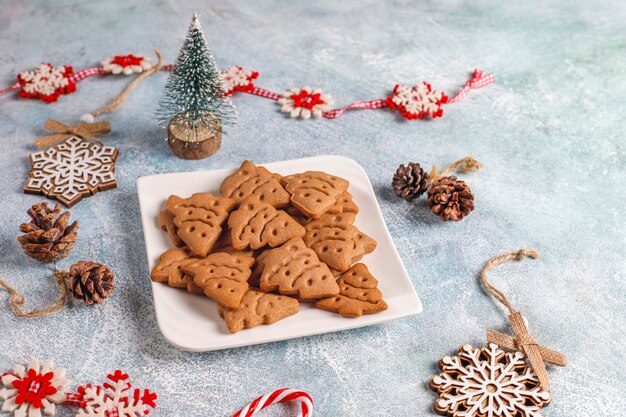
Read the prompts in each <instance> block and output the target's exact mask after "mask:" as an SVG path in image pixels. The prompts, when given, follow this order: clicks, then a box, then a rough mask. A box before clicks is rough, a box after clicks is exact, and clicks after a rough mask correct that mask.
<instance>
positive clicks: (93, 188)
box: [24, 136, 118, 207]
mask: <svg viewBox="0 0 626 417" xmlns="http://www.w3.org/2000/svg"><path fill="white" fill-rule="evenodd" d="M117 154H118V151H117V149H116V148H114V147H112V146H104V145H99V144H96V143H92V142H89V141H87V140H85V139H82V138H79V137H76V136H71V137H70V138H69V139H67V140H65V141H64V142H62V143H60V144H58V145H56V146H52V147H51V148H49V149H47V150H44V151H41V152H35V153H33V154H31V155H30V162H31V168H30V171H29V179H28V181H27V182H26V184H25V185H24V192H25V193H27V194H42V195H45V196H47V197H48V198H54V199H57V200H58V201H60V202H61V203H62V204H64V205H65V206H67V207H72V206H73V205H75V204H76V203H78V202H79V201H80V200H81V199H82V198H83V197H88V196H90V195H93V194H95V193H97V192H98V191H103V190H108V189H111V188H115V187H116V186H117V183H116V182H115V176H114V171H115V159H116V158H117Z"/></svg>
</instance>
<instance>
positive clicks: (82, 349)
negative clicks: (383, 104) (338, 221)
mask: <svg viewBox="0 0 626 417" xmlns="http://www.w3.org/2000/svg"><path fill="white" fill-rule="evenodd" d="M524 3H526V4H525V5H523V6H522V5H514V4H504V2H492V3H489V2H487V1H479V2H467V3H466V2H461V1H440V2H405V1H395V2H386V3H383V2H376V1H342V2H334V1H321V2H307V3H305V2H291V3H286V2H280V1H267V2H247V3H244V2H235V3H233V2H225V1H212V2H192V1H188V0H183V1H169V2H168V1H139V2H133V1H128V0H126V1H122V0H111V1H107V2H104V1H103V2H96V1H83V2H78V1H44V0H38V1H31V2H23V1H19V0H2V1H0V5H1V6H0V51H2V53H1V54H0V81H1V84H2V85H7V86H8V85H10V84H12V83H13V82H14V80H15V76H16V74H17V73H18V72H19V71H22V70H24V69H28V68H32V67H34V66H36V65H37V64H39V63H40V62H52V63H54V64H57V65H62V64H71V65H73V66H74V67H75V68H76V69H81V68H86V67H89V66H93V65H96V64H97V63H98V62H100V60H102V59H104V58H106V57H107V56H109V55H112V54H114V53H128V52H132V53H136V54H150V52H151V50H152V48H153V47H158V48H160V49H161V51H162V52H163V53H164V56H165V59H166V61H167V62H173V61H174V59H175V58H176V55H177V52H178V48H179V47H180V45H181V44H182V40H183V38H184V35H185V33H186V30H187V26H188V24H189V22H190V18H191V14H192V12H193V11H194V10H195V11H198V12H199V13H200V15H201V22H202V24H203V27H204V31H205V34H206V36H207V38H208V40H209V43H210V45H211V46H212V48H213V51H214V53H215V55H216V57H217V61H218V63H219V64H220V65H222V66H224V67H225V66H230V65H233V64H238V65H242V66H244V67H245V68H250V69H256V70H258V71H259V72H260V77H259V80H258V81H257V85H259V86H263V87H265V88H268V89H270V90H274V91H278V92H280V91H282V90H283V89H285V88H290V87H292V86H303V85H312V86H315V87H320V88H322V89H323V90H324V91H326V92H329V93H331V94H332V96H333V97H334V99H335V101H336V102H337V105H345V104H348V103H349V102H351V101H353V100H363V99H370V98H377V97H384V96H385V95H386V94H387V93H388V92H389V91H390V90H391V89H392V88H393V86H394V85H395V84H396V83H405V84H408V85H411V84H413V83H415V82H418V81H422V80H426V81H429V82H431V83H432V85H433V86H434V88H436V89H442V90H444V91H446V92H448V93H454V92H456V91H457V90H458V89H459V88H460V87H461V86H462V84H463V83H464V82H465V80H466V79H467V77H468V76H469V74H470V72H471V70H473V69H474V68H475V67H480V68H482V69H485V70H491V71H493V72H494V73H495V75H496V77H497V83H496V84H494V85H492V86H489V87H487V88H485V89H482V90H479V91H475V92H472V93H471V95H470V97H469V98H468V99H466V100H465V101H463V102H461V103H458V104H454V105H449V106H447V107H445V114H444V117H443V118H442V119H437V120H433V121H413V122H408V121H405V120H403V119H401V118H400V117H399V116H398V115H397V113H391V112H389V111H353V112H350V113H347V114H345V115H344V116H343V117H341V118H339V119H336V120H317V121H296V120H291V119H288V118H286V117H285V116H284V115H283V114H281V113H279V112H278V106H277V105H276V103H274V102H272V101H269V100H264V99H261V98H258V97H253V96H247V95H239V96H237V97H235V98H234V102H235V104H236V106H237V107H238V111H239V123H238V125H237V126H236V127H234V128H232V129H230V131H229V136H228V137H227V138H226V139H225V140H224V144H223V146H222V149H221V150H220V151H219V152H218V153H217V154H216V155H215V156H213V157H212V158H210V159H206V160H203V161H197V162H191V161H183V160H180V159H178V158H176V157H174V156H173V155H172V154H171V152H170V150H169V148H168V146H167V144H166V142H165V141H164V132H163V131H162V130H161V129H159V128H158V127H157V126H156V124H155V121H154V119H153V113H154V110H155V108H156V102H157V99H158V97H159V94H160V92H161V88H162V86H163V84H164V82H165V79H166V74H163V73H161V74H158V75H155V76H152V77H150V78H149V79H148V80H146V81H144V82H142V84H141V85H140V86H139V87H138V88H137V89H136V91H135V92H133V93H132V95H131V96H130V98H129V99H128V101H127V102H126V103H124V105H123V106H122V107H121V109H120V110H119V111H117V112H116V113H114V114H112V115H110V116H107V117H105V119H108V120H109V121H110V122H111V123H112V127H113V129H114V130H113V132H112V133H111V134H110V135H108V136H107V137H106V139H105V140H106V142H107V144H111V145H114V146H117V147H119V149H120V156H119V159H118V162H117V179H118V183H119V188H118V189H116V190H113V191H107V192H106V193H102V194H99V195H97V196H96V197H93V198H90V199H87V200H85V201H83V202H82V203H80V204H79V205H78V206H76V207H75V208H74V209H72V215H73V217H74V218H76V219H78V220H79V221H80V223H81V228H80V239H79V243H78V245H77V246H76V249H75V250H74V252H73V254H72V255H71V257H69V258H68V259H66V260H64V261H62V262H61V263H60V266H61V267H66V268H68V267H69V265H70V264H71V263H73V262H75V261H77V260H80V259H92V260H97V261H101V262H104V263H106V264H108V265H110V266H111V267H112V268H113V270H114V271H115V273H116V274H117V290H116V292H115V294H114V296H113V297H112V298H111V299H110V300H109V301H108V302H107V303H106V304H104V305H103V306H101V307H92V308H86V307H83V306H80V305H78V304H73V305H71V306H70V307H69V308H67V309H66V310H65V311H64V312H62V313H61V314H59V315H58V316H55V317H50V318H43V319H35V320H26V319H20V318H16V317H15V316H14V315H13V312H12V311H11V310H10V308H9V305H8V301H7V298H8V295H7V294H6V293H4V292H0V370H9V369H11V368H12V367H13V364H14V363H25V361H26V360H27V359H28V358H29V357H38V358H41V359H47V358H50V359H53V360H54V361H55V363H57V364H58V365H61V366H64V367H67V368H68V369H69V372H68V375H69V377H70V378H71V379H72V380H73V381H75V384H79V383H86V382H89V381H93V382H98V381H101V379H102V378H103V377H104V376H105V374H106V373H107V371H110V370H114V369H117V368H121V369H124V370H125V371H127V372H129V373H130V374H131V375H133V379H134V381H135V382H136V383H137V385H138V386H147V387H151V388H152V389H154V390H156V391H157V392H158V393H159V406H158V408H157V411H156V412H155V413H154V415H158V416H229V415H231V414H232V413H234V412H235V411H236V410H238V409H239V408H240V407H241V406H243V405H244V404H245V403H247V402H248V401H249V400H252V399H253V398H255V397H256V396H257V395H260V394H262V393H265V392H267V391H271V390H273V389H276V388H279V387H283V386H288V387H294V388H300V389H304V390H306V391H308V392H310V393H311V394H312V396H313V397H314V399H315V402H316V406H317V411H316V415H319V416H325V417H337V416H346V417H348V416H350V417H353V416H368V417H370V416H372V417H373V416H394V417H413V416H415V415H433V412H432V411H431V410H432V404H433V402H434V400H435V398H436V395H435V394H434V393H433V392H431V391H430V390H429V389H428V388H427V385H426V383H427V381H428V379H429V377H430V376H431V375H432V374H434V373H435V372H436V363H437V360H438V358H439V357H440V356H441V355H444V354H453V353H455V352H456V349H457V348H458V346H460V345H461V344H463V343H473V344H476V345H480V344H482V343H484V341H485V330H486V329H487V328H491V327H493V328H496V329H499V330H503V331H505V330H507V325H506V316H505V313H504V311H503V309H502V308H501V306H499V305H496V303H495V302H494V301H493V300H492V299H490V298H489V297H488V296H486V295H485V293H484V292H483V291H482V290H481V288H480V286H479V284H478V280H477V274H478V272H479V271H480V269H481V267H482V265H483V264H484V263H485V262H486V261H487V260H488V259H489V258H490V257H492V256H493V255H495V254H497V253H498V252H500V251H504V250H511V249H518V248H521V247H528V246H533V247H536V248H538V250H539V251H540V252H541V255H542V257H541V259H540V260H538V261H526V262H523V263H518V264H514V265H513V264H512V265H508V266H504V267H502V268H500V269H499V270H498V271H497V272H495V273H494V274H493V275H492V279H493V281H494V283H495V284H496V285H497V286H498V287H499V288H501V289H502V290H503V291H505V292H506V293H507V294H508V295H509V296H510V299H511V300H512V302H513V303H514V304H515V305H516V306H517V307H518V308H519V309H520V310H521V311H523V312H524V314H525V315H526V317H527V318H528V320H529V322H530V325H531V329H532V332H533V334H534V335H535V336H536V338H537V339H538V340H539V341H540V342H542V343H543V344H545V345H546V346H549V347H553V348H555V349H557V350H559V351H561V352H563V353H565V354H567V355H568V356H569V359H570V362H571V363H570V365H569V366H568V367H566V368H562V369H556V368H553V367H551V368H550V369H549V372H550V377H551V380H552V394H553V397H554V399H553V401H552V404H550V405H549V406H548V407H547V408H545V409H544V411H545V415H546V416H551V417H571V416H581V417H582V416H589V415H594V416H609V415H610V416H615V415H619V414H620V413H622V412H623V410H624V409H626V396H625V394H624V387H625V386H626V373H625V372H624V370H623V366H622V364H623V363H624V362H625V361H626V352H625V349H624V346H625V345H626V336H625V335H624V330H625V327H626V318H625V317H626V315H625V314H624V310H625V309H626V297H625V295H626V285H625V271H626V268H625V267H626V264H625V261H624V254H625V249H626V244H625V236H626V233H625V232H626V228H625V223H624V214H626V213H625V212H624V205H625V203H626V199H625V197H624V191H625V187H624V181H625V180H626V175H625V169H624V165H625V162H624V137H625V136H626V135H625V133H626V132H625V126H626V124H625V123H624V122H623V117H624V116H625V113H624V108H625V107H624V106H625V104H626V100H625V98H624V97H625V95H626V94H625V93H626V77H625V74H626V60H625V54H626V30H625V29H626V28H625V26H626V25H625V24H624V21H625V18H626V7H625V6H624V3H623V2H614V3H612V4H611V3H608V4H599V3H595V2H589V1H579V0H577V1H570V2H563V3H551V2H540V1H534V2H524ZM124 84H125V79H122V78H121V77H120V78H118V77H105V78H103V79H100V80H98V79H96V78H90V79H88V80H85V81H83V82H80V83H79V85H78V91H77V92H76V93H75V94H73V95H70V96H64V97H61V99H60V100H59V101H58V102H57V103H55V104H52V105H45V104H43V103H41V102H36V101H29V100H18V99H16V98H15V94H14V93H11V94H10V95H9V96H5V97H3V98H1V99H0V140H1V141H2V145H3V151H2V152H1V153H0V178H1V181H0V195H1V196H2V204H0V219H2V221H1V222H0V253H2V256H1V259H0V276H1V277H2V278H4V279H6V280H7V281H9V282H10V283H11V284H13V285H14V286H16V287H17V288H18V289H20V290H22V291H25V292H26V293H27V296H28V298H29V306H40V305H43V304H44V303H47V302H49V301H51V300H52V299H54V297H55V296H56V293H55V291H56V290H55V288H54V285H53V282H52V278H51V276H49V275H47V272H46V267H44V266H41V265H38V264H36V263H35V262H34V261H32V260H30V259H29V258H27V257H25V256H24V255H23V254H22V251H21V249H20V247H19V245H18V243H17V241H16V236H17V233H18V232H17V231H18V226H19V224H20V223H22V222H23V221H25V220H26V219H27V216H26V214H25V211H26V210H27V208H28V207H30V206H31V205H32V204H34V203H36V202H38V201H40V200H42V198H40V197H36V196H27V195H24V194H23V193H22V191H21V188H22V186H23V183H24V181H25V180H26V177H27V170H28V166H29V164H28V155H29V153H31V152H33V151H34V150H35V148H34V144H33V138H35V137H36V136H39V135H41V134H43V133H44V132H43V129H42V126H43V124H44V122H45V121H46V119H48V118H49V117H52V118H56V119H59V120H63V121H66V122H74V121H77V119H78V117H79V116H80V115H81V114H82V113H84V112H86V111H93V110H94V109H96V108H98V107H100V106H101V105H103V104H105V103H106V102H108V100H109V99H110V98H112V97H113V96H115V95H116V94H117V93H118V92H119V91H121V89H122V88H123V86H124ZM321 154H338V155H344V156H347V157H350V158H354V159H355V160H357V161H358V162H359V163H361V164H362V165H363V166H364V168H365V169H366V171H367V173H368V175H369V176H370V178H371V180H372V183H373V184H374V187H375V189H376V193H377V197H378V199H379V202H380V205H381V207H382V210H383V213H384V216H385V219H386V221H387V224H388V227H389V229H390V231H391V234H392V235H393V238H394V240H395V243H396V245H397V247H398V250H399V252H400V255H401V256H402V258H403V261H404V263H405V265H406V267H407V269H408V271H409V272H410V275H411V277H412V280H413V283H414V285H415V288H416V289H417V291H418V293H419V294H420V297H421V299H422V301H423V303H424V313H423V314H422V315H420V316H417V317H413V318H410V319H405V320H400V321H396V322H391V323H388V324H385V325H380V326H375V327H370V328H364V329H360V330H354V331H346V332H342V333H335V334H328V335H323V336H317V337H309V338H305V339H300V340H292V341H287V342H280V343H273V344H268V345H262V346H254V347H250V348H242V349H235V350H227V351H223V352H214V353H205V354H190V353H186V352H181V351H178V350H176V349H175V348H173V347H172V346H170V345H168V343H167V342H166V341H165V340H164V339H163V337H162V336H161V335H160V333H159V330H158V328H157V325H156V321H155V317H154V312H153V307H152V299H151V294H150V287H149V279H148V270H147V262H146V259H145V252H144V241H143V237H142V230H141V225H140V219H139V209H138V203H137V197H136V193H135V180H136V179H137V177H139V176H142V175H149V174H154V173H164V172H177V171H190V170H205V169H213V168H223V167H234V166H237V165H239V163H240V162H241V161H242V160H243V159H246V158H250V159H253V160H254V161H256V162H267V161H278V160H285V159H293V158H298V157H304V156H312V155H321ZM465 155H473V156H474V157H475V158H476V159H478V160H480V161H482V162H483V163H484V164H485V167H484V169H482V170H481V171H480V172H478V173H472V174H468V175H464V176H463V178H464V179H465V180H466V181H467V182H468V183H469V184H470V185H471V187H472V189H473V191H474V193H475V195H476V210H475V211H474V212H473V213H472V214H471V215H470V216H469V217H468V218H467V219H465V220H464V221H462V222H460V223H458V224H445V223H443V222H440V221H438V220H437V219H436V218H435V217H434V215H432V214H431V213H430V212H429V210H428V209H427V207H426V205H425V201H424V199H421V200H419V201H417V202H415V203H414V204H409V203H406V202H404V201H402V200H400V199H397V198H395V196H394V195H393V193H392V192H391V189H390V186H389V184H390V181H391V176H392V175H393V172H394V171H395V169H396V167H397V166H398V164H400V163H406V162H409V161H419V162H421V163H423V164H424V165H425V166H427V167H430V166H431V165H432V164H434V163H437V164H446V163H449V162H452V161H453V160H456V159H458V158H460V157H463V156H465ZM74 386H75V385H74ZM58 415H61V416H69V415H73V414H71V413H70V412H69V411H66V412H59V413H58ZM265 415H266V416H271V417H274V416H287V415H295V412H294V409H293V408H291V409H290V408H282V407H278V408H273V409H272V410H271V411H270V410H268V411H267V412H266V413H265Z"/></svg>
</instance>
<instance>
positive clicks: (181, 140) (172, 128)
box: [167, 115, 222, 159]
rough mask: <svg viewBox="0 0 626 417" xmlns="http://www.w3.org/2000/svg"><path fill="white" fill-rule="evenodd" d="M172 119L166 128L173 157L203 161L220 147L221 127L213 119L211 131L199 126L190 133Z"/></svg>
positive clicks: (178, 120) (178, 121)
mask: <svg viewBox="0 0 626 417" xmlns="http://www.w3.org/2000/svg"><path fill="white" fill-rule="evenodd" d="M180 116H181V115H179V116H176V117H174V118H173V119H172V120H171V121H170V123H169V125H168V126H167V143H169V145H170V148H172V152H174V155H176V156H178V157H179V158H183V159H203V158H206V157H208V156H211V155H213V154H214V153H215V152H217V150H218V149H219V148H220V146H221V145H222V125H221V123H220V122H219V120H218V119H217V118H214V123H215V125H214V126H213V128H212V129H210V128H208V127H207V126H204V125H200V126H198V127H197V128H196V131H195V132H194V131H192V130H191V129H188V128H186V127H185V125H184V124H183V123H180V119H179V117H180Z"/></svg>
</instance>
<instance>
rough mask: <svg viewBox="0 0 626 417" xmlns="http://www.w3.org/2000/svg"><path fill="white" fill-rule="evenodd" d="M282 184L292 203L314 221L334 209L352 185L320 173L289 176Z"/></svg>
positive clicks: (310, 172)
mask: <svg viewBox="0 0 626 417" xmlns="http://www.w3.org/2000/svg"><path fill="white" fill-rule="evenodd" d="M282 183H283V185H284V186H285V190H287V192H288V193H289V194H290V195H291V203H292V204H293V205H294V206H295V207H296V208H297V209H298V210H300V211H301V212H302V213H304V214H306V215H307V216H308V217H311V218H313V219H317V218H319V217H320V216H321V215H322V214H324V213H326V212H327V211H328V210H329V209H330V208H331V207H333V206H334V205H335V204H336V203H337V199H338V198H339V196H340V195H342V194H343V193H344V192H345V191H346V190H347V189H348V185H349V184H350V183H349V182H348V181H346V180H344V179H343V178H339V177H336V176H333V175H329V174H326V173H325V172H319V171H307V172H303V173H301V174H294V175H288V176H286V177H283V179H282Z"/></svg>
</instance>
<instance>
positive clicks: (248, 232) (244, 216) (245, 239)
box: [228, 195, 304, 249]
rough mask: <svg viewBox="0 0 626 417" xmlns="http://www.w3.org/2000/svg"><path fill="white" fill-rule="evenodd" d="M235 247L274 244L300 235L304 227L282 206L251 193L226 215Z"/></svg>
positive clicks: (279, 243)
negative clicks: (278, 208) (278, 206)
mask: <svg viewBox="0 0 626 417" xmlns="http://www.w3.org/2000/svg"><path fill="white" fill-rule="evenodd" d="M228 228H229V229H230V235H231V239H232V243H233V247H234V248H235V249H245V248H248V247H249V248H252V249H259V248H261V247H263V246H265V245H269V246H271V247H276V246H278V245H281V244H283V243H284V242H286V241H287V240H289V239H291V238H292V237H296V236H304V227H302V226H301V225H300V224H298V222H296V221H295V220H294V219H292V218H291V217H290V216H289V215H288V214H287V213H285V212H284V211H282V210H276V209H275V208H274V207H272V206H271V205H270V204H268V203H266V202H263V201H260V200H259V199H258V198H257V197H255V196H252V195H251V196H249V197H248V198H246V199H245V200H244V201H243V202H242V203H241V205H240V206H239V208H238V209H237V210H236V211H234V212H233V213H232V214H231V215H230V218H229V219H228Z"/></svg>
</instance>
